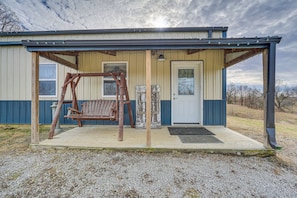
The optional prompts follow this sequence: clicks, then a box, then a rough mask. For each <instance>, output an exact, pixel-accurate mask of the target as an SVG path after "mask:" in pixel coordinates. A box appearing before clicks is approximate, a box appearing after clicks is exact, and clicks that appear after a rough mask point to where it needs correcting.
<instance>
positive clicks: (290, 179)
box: [0, 150, 297, 198]
mask: <svg viewBox="0 0 297 198" xmlns="http://www.w3.org/2000/svg"><path fill="white" fill-rule="evenodd" d="M0 157H1V158H0V197H292V198H293V197H294V198H295V197H297V173H296V172H295V171H294V170H292V169H289V168H288V167H285V166H282V165H281V164H279V163H278V162H277V161H276V158H275V157H269V158H260V157H242V156H229V155H217V154H203V153H188V154H185V153H179V152H172V153H142V152H135V153H134V152H111V151H85V150H80V151H78V150H43V151H26V152H24V153H11V154H7V153H6V154H0Z"/></svg>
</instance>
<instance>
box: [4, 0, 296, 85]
mask: <svg viewBox="0 0 297 198" xmlns="http://www.w3.org/2000/svg"><path fill="white" fill-rule="evenodd" d="M0 2H2V3H4V4H5V5H6V6H7V7H8V8H9V9H11V10H12V11H13V12H15V13H16V15H17V16H18V18H19V19H20V21H21V23H22V24H23V27H24V29H25V30H30V31H40V30H65V29H109V28H150V27H212V26H224V27H225V26H227V27H229V29H228V32H227V37H255V36H258V37H262V36H264V37H265V36H281V37H282V40H281V42H280V44H278V45H277V51H276V79H277V80H282V81H283V82H284V83H285V84H287V85H289V86H296V85H297V68H296V67H297V57H296V56H297V1H296V0H159V1H156V0H0ZM262 76H263V73H262V56H261V55H257V56H255V57H253V58H251V59H248V60H246V61H243V62H241V63H238V64H237V65H235V66H232V67H230V68H228V70H227V79H228V83H236V84H245V85H262V82H263V80H262V79H263V77H262Z"/></svg>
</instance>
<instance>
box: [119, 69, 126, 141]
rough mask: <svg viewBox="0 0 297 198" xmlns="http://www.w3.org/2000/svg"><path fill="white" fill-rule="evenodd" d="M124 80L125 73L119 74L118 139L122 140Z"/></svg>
mask: <svg viewBox="0 0 297 198" xmlns="http://www.w3.org/2000/svg"><path fill="white" fill-rule="evenodd" d="M124 81H125V75H124V74H121V76H120V106H119V138H118V140H119V141H123V139H124V137H123V136H124V135H123V130H124V86H125V84H124Z"/></svg>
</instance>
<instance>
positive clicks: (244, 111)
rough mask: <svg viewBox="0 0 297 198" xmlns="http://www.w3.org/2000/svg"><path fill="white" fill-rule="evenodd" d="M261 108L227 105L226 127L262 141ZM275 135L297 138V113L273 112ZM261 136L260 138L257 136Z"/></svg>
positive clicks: (262, 122) (262, 123)
mask: <svg viewBox="0 0 297 198" xmlns="http://www.w3.org/2000/svg"><path fill="white" fill-rule="evenodd" d="M263 118H264V112H263V110H256V109H249V108H247V107H242V106H239V105H227V127H228V128H231V129H234V130H236V131H239V132H242V133H243V134H245V135H247V136H249V137H251V138H253V139H256V140H258V141H261V142H262V141H263V129H264V121H263V120H264V119H263ZM275 118H276V119H275V128H276V131H277V136H279V137H282V136H284V137H288V138H293V139H297V114H294V113H285V112H275ZM259 136H261V139H259V138H258V137H259Z"/></svg>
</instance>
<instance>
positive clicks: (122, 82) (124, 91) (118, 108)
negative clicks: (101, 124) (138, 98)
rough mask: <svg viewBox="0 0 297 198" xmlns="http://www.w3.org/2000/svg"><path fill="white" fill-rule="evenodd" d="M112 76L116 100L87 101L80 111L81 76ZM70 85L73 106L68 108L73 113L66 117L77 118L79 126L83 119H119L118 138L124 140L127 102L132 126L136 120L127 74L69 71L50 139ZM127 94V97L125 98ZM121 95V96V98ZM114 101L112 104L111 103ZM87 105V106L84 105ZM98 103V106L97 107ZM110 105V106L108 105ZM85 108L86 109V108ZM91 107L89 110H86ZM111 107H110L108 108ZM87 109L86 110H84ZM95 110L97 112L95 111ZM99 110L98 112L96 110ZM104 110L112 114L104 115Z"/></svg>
mask: <svg viewBox="0 0 297 198" xmlns="http://www.w3.org/2000/svg"><path fill="white" fill-rule="evenodd" d="M108 76H111V77H112V78H113V79H114V80H115V82H116V100H115V102H114V100H105V99H104V100H103V99H100V100H90V101H86V102H85V103H83V104H82V106H83V107H82V111H79V108H78V102H77V95H76V87H77V85H78V83H79V81H80V79H81V77H108ZM68 85H70V87H71V94H72V107H71V108H68V110H69V111H71V114H68V115H66V116H65V117H66V118H71V119H73V120H77V122H78V126H79V127H81V126H82V123H81V120H113V121H119V134H118V140H119V141H123V128H124V105H125V104H126V105H127V107H128V114H129V119H130V126H131V128H134V121H133V115H132V108H131V103H130V98H129V93H128V88H127V82H126V78H125V74H124V73H123V72H111V73H67V75H66V78H65V81H64V84H63V86H62V91H61V97H60V100H59V102H58V104H57V109H56V111H55V115H54V118H53V121H52V124H51V128H50V131H49V136H48V138H49V139H52V138H53V136H54V131H55V127H56V125H57V122H58V119H59V116H60V111H61V109H62V105H63V103H64V99H65V94H66V91H67V87H68ZM124 96H125V98H124ZM119 97H120V98H119ZM124 99H125V101H124ZM111 103H112V104H111ZM84 105H85V106H84ZM94 105H96V106H97V107H98V108H95V110H94ZM100 105H105V106H103V107H99V106H100ZM87 106H88V107H87ZM106 106H108V107H106ZM84 108H85V110H84ZM86 108H89V110H86ZM106 108H110V109H106ZM84 111H85V112H84ZM86 111H89V112H92V113H91V114H88V113H87V114H84V113H86ZM94 111H95V112H94ZM96 111H97V112H96ZM100 111H101V112H100ZM102 111H104V112H108V111H109V112H111V113H110V114H108V115H106V113H104V115H102Z"/></svg>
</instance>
